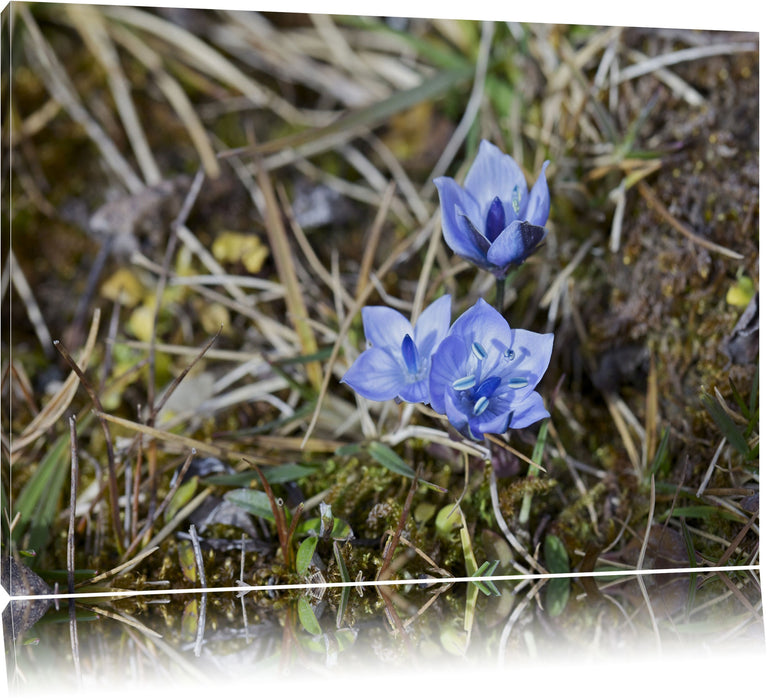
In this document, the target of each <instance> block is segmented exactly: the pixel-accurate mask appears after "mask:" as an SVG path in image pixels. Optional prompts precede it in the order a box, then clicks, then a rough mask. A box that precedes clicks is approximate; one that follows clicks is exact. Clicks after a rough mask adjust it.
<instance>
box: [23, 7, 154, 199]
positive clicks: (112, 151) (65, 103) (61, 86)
mask: <svg viewBox="0 0 776 700" xmlns="http://www.w3.org/2000/svg"><path fill="white" fill-rule="evenodd" d="M17 9H18V11H19V14H20V15H21V17H22V18H23V19H24V23H25V25H26V26H27V29H28V32H29V33H28V34H25V37H29V40H30V46H31V48H32V50H33V57H34V59H35V62H36V63H38V64H39V67H40V70H39V71H38V75H39V76H40V78H41V79H42V80H43V82H44V83H45V85H46V89H47V90H48V91H49V93H50V94H51V96H52V97H53V98H54V99H56V100H57V102H59V104H60V105H62V107H63V108H64V109H65V110H66V111H67V112H68V114H69V115H70V116H71V117H72V118H73V120H74V121H76V122H78V123H79V124H80V125H81V126H82V127H83V129H84V131H86V133H87V134H88V135H89V138H91V140H92V141H93V142H94V144H95V145H96V146H97V148H98V149H99V150H100V152H101V153H102V156H103V158H104V159H105V162H106V163H107V164H108V166H109V167H110V168H111V170H113V172H114V173H115V174H116V175H117V176H118V178H119V179H120V180H121V181H122V182H123V183H124V184H125V185H126V187H127V189H128V190H129V191H130V192H132V193H133V194H134V193H137V192H140V191H141V190H142V189H143V188H144V185H143V182H142V181H141V180H140V178H138V176H137V175H135V173H134V171H133V170H132V168H131V167H130V166H129V164H128V163H127V162H126V160H124V157H123V156H122V155H121V153H119V150H118V149H117V148H116V146H115V144H114V143H113V141H111V140H110V138H109V137H108V135H107V134H106V133H105V131H103V129H102V127H101V126H100V125H99V124H98V123H97V121H96V120H95V119H94V118H92V116H91V115H90V114H89V113H88V112H87V111H86V108H85V107H84V106H83V104H82V103H81V101H80V100H79V98H78V93H77V92H76V90H75V88H74V87H73V84H72V82H71V81H70V78H69V77H68V75H67V73H66V72H65V70H64V68H63V67H62V64H61V63H60V62H59V61H58V59H57V57H56V55H55V54H54V51H53V50H52V48H51V46H49V44H48V42H47V41H46V39H45V38H44V37H43V34H42V33H41V31H40V28H39V27H38V25H37V23H36V22H35V20H34V19H33V17H32V13H31V12H30V11H29V9H28V8H27V7H26V6H25V5H24V4H21V5H18V6H17Z"/></svg>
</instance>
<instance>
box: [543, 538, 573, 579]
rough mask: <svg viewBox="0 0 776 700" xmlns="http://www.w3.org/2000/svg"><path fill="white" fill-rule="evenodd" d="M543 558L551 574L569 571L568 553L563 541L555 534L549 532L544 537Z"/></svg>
mask: <svg viewBox="0 0 776 700" xmlns="http://www.w3.org/2000/svg"><path fill="white" fill-rule="evenodd" d="M544 560H545V561H546V562H547V570H548V571H549V572H550V573H551V574H567V573H568V572H569V555H568V553H567V552H566V548H565V547H564V546H563V542H562V541H561V539H560V537H558V536H557V535H553V534H549V535H547V537H545V538H544Z"/></svg>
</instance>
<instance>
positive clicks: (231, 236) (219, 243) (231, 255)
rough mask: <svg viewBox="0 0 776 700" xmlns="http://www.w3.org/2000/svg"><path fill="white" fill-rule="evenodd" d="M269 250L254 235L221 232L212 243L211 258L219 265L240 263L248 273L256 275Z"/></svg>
mask: <svg viewBox="0 0 776 700" xmlns="http://www.w3.org/2000/svg"><path fill="white" fill-rule="evenodd" d="M268 253H269V249H268V248H267V246H265V245H264V244H263V243H262V242H261V241H260V240H259V237H258V236H257V235H256V234H253V233H236V232H235V231H223V232H222V233H220V234H218V236H217V237H216V240H215V241H214V242H213V256H214V257H215V259H216V260H218V262H220V263H237V262H239V263H241V264H242V265H243V267H245V269H246V270H247V271H248V272H251V273H256V272H258V271H259V270H260V269H261V266H262V265H263V264H264V261H265V260H266V258H267V254H268Z"/></svg>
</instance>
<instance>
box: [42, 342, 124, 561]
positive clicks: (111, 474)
mask: <svg viewBox="0 0 776 700" xmlns="http://www.w3.org/2000/svg"><path fill="white" fill-rule="evenodd" d="M54 345H55V347H56V348H57V350H59V352H60V354H61V355H62V357H64V358H65V361H66V362H67V364H69V365H70V367H71V369H72V370H73V371H74V372H75V373H76V375H77V376H78V379H80V380H81V386H83V388H84V389H85V390H86V393H87V394H88V395H89V398H90V399H91V401H92V403H93V404H94V407H95V409H96V410H97V412H98V413H97V415H98V416H100V415H104V411H103V409H102V403H101V402H100V399H99V397H98V396H97V393H96V392H95V391H94V387H93V386H92V384H91V382H90V381H89V380H88V379H87V378H86V375H85V374H84V373H83V371H82V370H81V368H80V367H79V366H78V365H77V364H76V362H75V360H74V359H73V358H72V357H71V356H70V353H69V352H68V351H67V348H65V346H64V345H62V343H61V342H60V341H58V340H55V341H54ZM100 425H101V427H102V432H103V434H104V435H105V451H106V453H107V458H108V492H109V496H110V511H111V517H112V519H113V529H114V534H115V536H116V541H117V544H118V546H119V549H120V550H121V549H123V548H124V547H125V546H126V543H125V542H124V529H123V527H122V525H121V518H120V517H119V485H118V480H117V478H116V461H115V457H114V454H113V439H112V438H111V434H110V429H109V428H108V423H107V422H106V421H105V420H104V419H102V418H100Z"/></svg>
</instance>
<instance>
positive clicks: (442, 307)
mask: <svg viewBox="0 0 776 700" xmlns="http://www.w3.org/2000/svg"><path fill="white" fill-rule="evenodd" d="M451 306H452V299H451V297H450V295H449V294H445V295H444V296H442V297H439V299H437V300H436V301H434V302H432V303H431V304H429V305H428V307H426V308H425V309H424V310H423V312H422V313H421V314H420V316H418V321H417V323H416V324H415V343H416V345H417V346H418V352H419V353H420V356H421V357H431V353H432V352H434V350H436V347H437V346H438V345H439V343H441V342H442V340H443V339H444V337H445V336H446V335H447V331H448V330H449V328H450V308H451Z"/></svg>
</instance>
